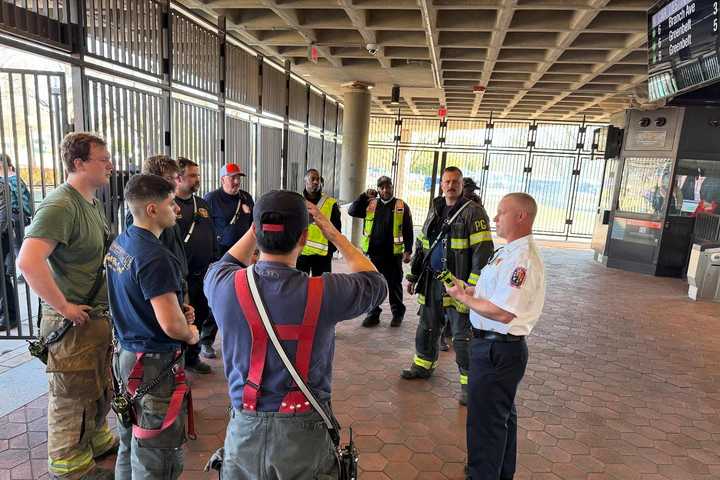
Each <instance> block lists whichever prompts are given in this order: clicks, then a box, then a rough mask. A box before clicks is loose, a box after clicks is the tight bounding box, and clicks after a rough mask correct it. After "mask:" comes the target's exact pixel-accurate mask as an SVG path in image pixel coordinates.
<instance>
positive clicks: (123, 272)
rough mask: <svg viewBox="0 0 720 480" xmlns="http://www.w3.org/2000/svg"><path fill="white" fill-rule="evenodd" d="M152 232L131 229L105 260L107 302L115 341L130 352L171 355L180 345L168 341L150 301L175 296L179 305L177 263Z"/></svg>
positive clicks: (173, 341) (180, 286)
mask: <svg viewBox="0 0 720 480" xmlns="http://www.w3.org/2000/svg"><path fill="white" fill-rule="evenodd" d="M168 253H169V252H168V251H167V248H165V246H164V245H163V244H162V242H160V240H159V239H158V238H157V237H156V236H155V235H153V233H152V232H150V231H148V230H145V229H144V228H140V227H136V226H135V225H132V226H130V227H128V229H127V230H125V231H124V232H123V233H122V234H121V235H120V236H119V237H118V238H116V239H115V241H114V242H113V244H112V245H111V246H110V251H109V252H108V254H107V257H105V262H106V265H107V282H108V298H109V300H110V308H111V310H112V317H113V323H114V325H115V331H116V334H117V338H118V341H119V342H120V345H121V346H122V347H123V349H125V350H128V351H131V352H146V353H152V352H172V351H175V350H177V349H179V348H180V342H178V341H177V340H173V339H172V338H170V337H168V336H167V335H166V334H165V332H164V331H163V330H162V328H161V327H160V324H159V323H158V321H157V318H156V317H155V311H154V310H153V308H152V304H151V303H150V300H151V299H152V298H155V297H158V296H160V295H163V294H166V293H168V292H175V293H176V294H177V297H178V302H179V303H180V305H182V296H181V295H182V294H181V291H182V283H181V282H182V274H181V271H180V262H179V261H178V260H177V258H175V256H174V255H169V254H168Z"/></svg>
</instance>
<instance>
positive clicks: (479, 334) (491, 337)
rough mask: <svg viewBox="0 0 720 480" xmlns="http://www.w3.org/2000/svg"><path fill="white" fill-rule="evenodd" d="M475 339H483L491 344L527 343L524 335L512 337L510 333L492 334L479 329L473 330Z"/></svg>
mask: <svg viewBox="0 0 720 480" xmlns="http://www.w3.org/2000/svg"><path fill="white" fill-rule="evenodd" d="M472 332H473V337H475V338H482V339H484V340H488V341H491V342H523V341H525V336H524V335H512V334H509V333H498V332H490V331H488V330H478V329H477V328H473V329H472Z"/></svg>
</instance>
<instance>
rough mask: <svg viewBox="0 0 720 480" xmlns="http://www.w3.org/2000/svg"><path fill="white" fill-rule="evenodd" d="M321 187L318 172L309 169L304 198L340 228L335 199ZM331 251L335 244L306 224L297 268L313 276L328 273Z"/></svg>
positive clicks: (338, 210) (330, 266)
mask: <svg viewBox="0 0 720 480" xmlns="http://www.w3.org/2000/svg"><path fill="white" fill-rule="evenodd" d="M322 187H323V185H322V177H321V176H320V172H318V171H317V170H315V169H314V168H311V169H309V170H308V171H307V172H306V173H305V190H303V196H304V197H305V200H307V201H308V202H310V203H312V204H315V205H317V207H318V209H319V210H320V212H322V214H323V215H325V216H326V217H327V218H329V219H330V223H332V224H333V226H334V227H335V228H336V229H338V230H342V225H341V220H340V208H338V204H337V199H335V198H333V197H331V196H329V195H325V194H324V193H323V189H322ZM333 253H335V245H333V244H332V242H329V241H328V239H327V238H325V236H324V235H323V233H322V232H321V231H320V229H319V228H318V227H317V226H316V225H314V224H312V223H311V224H310V225H309V226H308V239H307V242H306V243H305V247H304V248H303V249H302V252H301V253H300V256H299V257H298V259H297V269H298V270H300V271H302V272H305V273H307V274H308V275H312V276H313V277H319V276H321V275H322V274H323V273H329V272H331V271H332V256H333Z"/></svg>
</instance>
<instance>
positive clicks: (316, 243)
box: [301, 195, 337, 255]
mask: <svg viewBox="0 0 720 480" xmlns="http://www.w3.org/2000/svg"><path fill="white" fill-rule="evenodd" d="M336 203H337V200H335V199H334V198H332V197H328V196H326V195H323V196H322V197H320V201H319V202H318V204H317V207H318V210H320V212H321V213H322V214H323V215H325V216H326V217H327V218H328V219H329V218H330V216H331V215H332V209H333V206H335V204H336ZM328 251H329V249H328V240H327V238H325V235H323V234H322V232H321V231H320V229H319V228H318V227H317V225H315V224H314V223H311V224H310V225H308V238H307V242H306V243H305V247H304V248H303V250H302V254H301V255H327V254H328Z"/></svg>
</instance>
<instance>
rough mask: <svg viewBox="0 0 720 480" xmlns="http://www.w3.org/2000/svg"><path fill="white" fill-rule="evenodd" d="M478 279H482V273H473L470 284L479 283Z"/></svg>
mask: <svg viewBox="0 0 720 480" xmlns="http://www.w3.org/2000/svg"><path fill="white" fill-rule="evenodd" d="M478 280H480V275H478V274H477V273H471V274H470V276H469V277H468V283H469V284H470V285H477V282H478Z"/></svg>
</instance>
